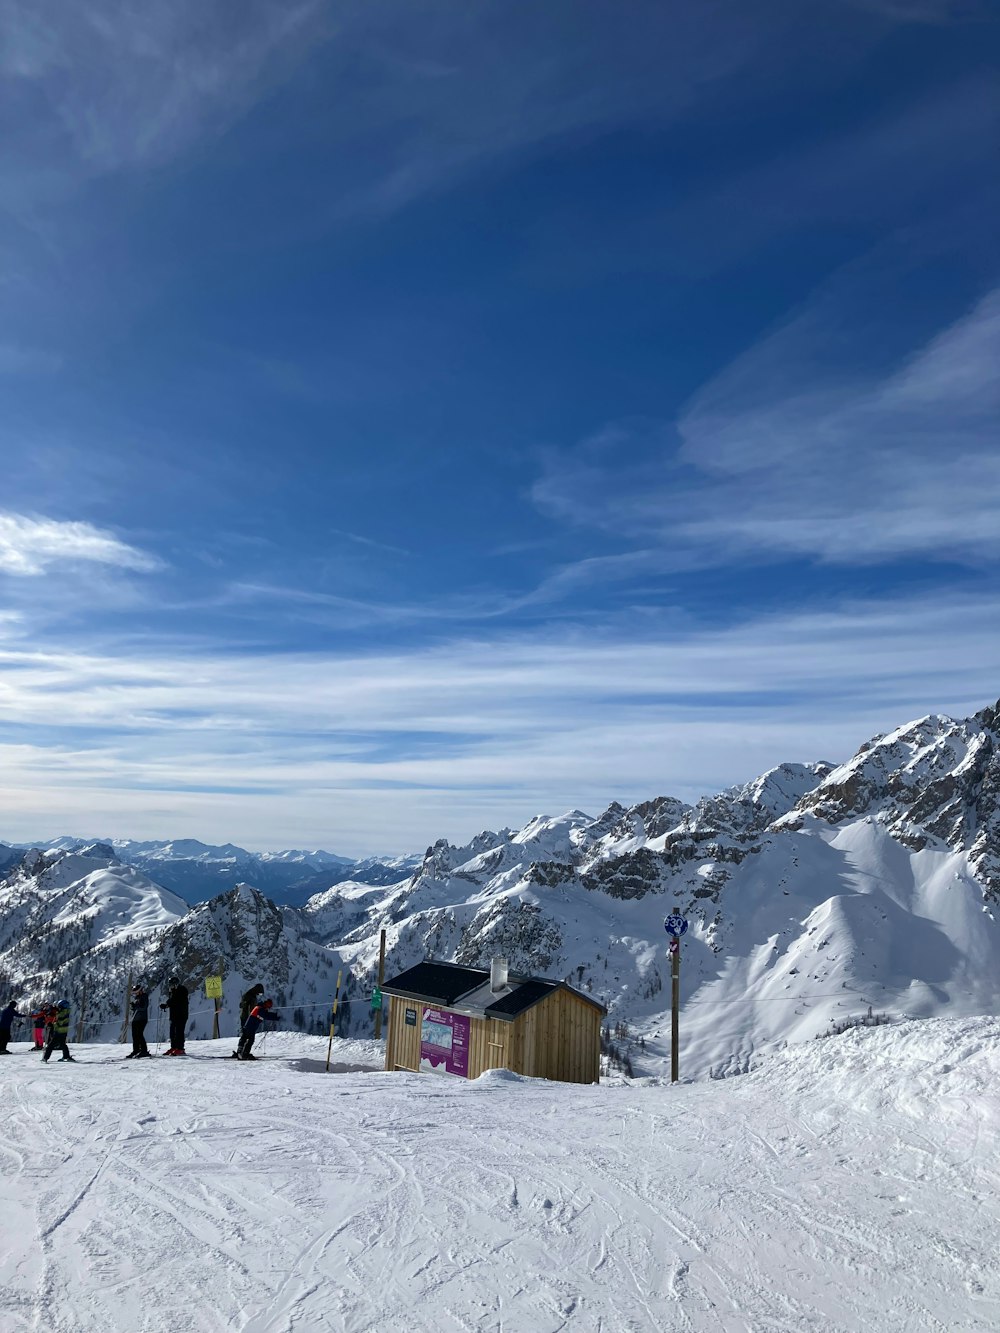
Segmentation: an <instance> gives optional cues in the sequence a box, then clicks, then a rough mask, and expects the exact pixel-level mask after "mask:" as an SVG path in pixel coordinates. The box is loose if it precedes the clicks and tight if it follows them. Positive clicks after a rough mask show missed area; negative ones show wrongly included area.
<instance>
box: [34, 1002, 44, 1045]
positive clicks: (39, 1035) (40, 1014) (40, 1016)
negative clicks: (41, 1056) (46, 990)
mask: <svg viewBox="0 0 1000 1333" xmlns="http://www.w3.org/2000/svg"><path fill="white" fill-rule="evenodd" d="M45 1012H46V1010H45V1005H44V1004H40V1005H39V1006H38V1008H37V1009H36V1010H35V1012H34V1013H33V1014H32V1015H31V1028H32V1035H33V1036H34V1038H35V1050H36V1051H43V1050H44V1049H45Z"/></svg>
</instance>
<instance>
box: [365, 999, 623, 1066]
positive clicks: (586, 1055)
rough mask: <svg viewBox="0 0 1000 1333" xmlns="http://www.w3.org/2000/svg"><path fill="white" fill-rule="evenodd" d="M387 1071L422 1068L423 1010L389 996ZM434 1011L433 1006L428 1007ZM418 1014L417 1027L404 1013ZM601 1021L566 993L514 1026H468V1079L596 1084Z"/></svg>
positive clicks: (484, 1022) (484, 1021)
mask: <svg viewBox="0 0 1000 1333" xmlns="http://www.w3.org/2000/svg"><path fill="white" fill-rule="evenodd" d="M389 1006H390V1007H389V1031H388V1034H387V1036H386V1043H385V1067H386V1069H390V1070H392V1069H400V1068H401V1069H412V1070H419V1068H420V1025H421V1023H422V1022H423V1017H424V1009H425V1007H426V1006H425V1005H423V1004H421V1003H420V1002H419V1001H418V1000H403V999H400V998H399V996H398V995H390V996H389ZM431 1007H432V1008H436V1007H437V1006H431ZM407 1009H416V1011H417V1022H416V1026H415V1027H407V1026H406V1022H405V1011H406V1010H407ZM601 1019H602V1015H601V1013H600V1011H599V1010H598V1009H595V1008H594V1007H593V1005H589V1004H587V1002H586V1001H585V1000H580V999H577V997H576V996H575V995H573V994H572V993H571V992H569V991H566V990H557V991H553V992H552V994H551V995H548V996H546V998H545V999H544V1000H541V1001H539V1003H538V1004H536V1005H534V1006H533V1007H532V1008H531V1009H529V1010H528V1011H527V1012H526V1013H524V1014H522V1015H521V1016H520V1017H519V1018H517V1019H516V1020H515V1021H514V1022H513V1023H503V1022H501V1021H500V1020H499V1019H495V1018H473V1019H470V1020H469V1078H478V1077H479V1075H480V1074H481V1073H482V1072H483V1071H484V1070H486V1069H510V1070H512V1071H513V1072H514V1073H515V1074H526V1075H527V1076H528V1077H529V1078H552V1079H560V1080H562V1081H564V1082H566V1083H597V1082H598V1081H599V1079H600V1074H601Z"/></svg>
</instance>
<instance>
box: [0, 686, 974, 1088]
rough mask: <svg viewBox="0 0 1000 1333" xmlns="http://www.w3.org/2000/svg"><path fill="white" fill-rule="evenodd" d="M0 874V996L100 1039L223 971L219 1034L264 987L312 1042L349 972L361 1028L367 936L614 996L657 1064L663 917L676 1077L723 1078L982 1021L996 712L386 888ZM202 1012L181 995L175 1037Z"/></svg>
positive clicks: (574, 816) (411, 955)
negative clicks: (171, 990)
mask: <svg viewBox="0 0 1000 1333" xmlns="http://www.w3.org/2000/svg"><path fill="white" fill-rule="evenodd" d="M173 846H174V847H176V846H177V844H173ZM334 873H338V872H336V871H334ZM0 876H2V877H0V983H5V984H4V986H3V988H4V989H14V990H16V991H17V993H18V998H22V999H24V1000H25V1001H26V1002H30V1001H32V1000H34V999H37V998H41V995H42V994H43V993H47V994H50V995H51V994H52V991H53V989H62V990H66V991H67V993H68V994H72V995H73V996H74V997H76V999H75V1002H76V1003H79V1002H80V999H81V997H82V994H83V991H84V989H86V992H87V1000H86V1004H87V1014H88V1015H89V1017H88V1019H87V1023H88V1028H87V1031H88V1033H92V1034H93V1035H94V1036H95V1037H96V1036H101V1037H103V1039H105V1040H107V1039H109V1038H110V1037H112V1036H113V1035H114V1032H115V1031H116V1028H117V1026H118V1025H120V1022H121V1004H122V997H123V995H124V988H125V983H126V979H127V976H128V974H129V973H131V974H132V975H139V974H141V975H143V976H145V977H146V978H147V979H148V980H150V981H152V982H154V983H155V982H159V981H162V980H163V979H164V978H165V977H166V976H168V975H169V974H170V973H171V972H173V971H177V972H179V973H181V974H182V975H183V976H184V977H185V978H186V979H187V981H188V982H189V983H190V984H192V985H195V986H198V985H200V983H201V980H202V978H203V977H204V976H205V975H207V974H209V973H211V972H214V971H216V970H217V968H218V967H219V966H220V964H221V968H222V971H223V973H224V975H225V977H226V1011H225V1015H224V1026H223V1030H224V1031H225V1030H226V1024H227V1023H228V1025H229V1030H230V1031H232V1023H233V1014H234V1009H235V1001H236V999H237V997H238V993H239V991H240V990H242V989H243V988H244V985H245V984H249V983H250V982H251V981H256V980H258V979H261V980H264V981H265V982H266V983H267V985H268V986H269V988H271V989H272V991H273V992H274V993H275V995H276V998H277V999H278V1002H279V1004H280V1005H282V1007H283V1011H284V1013H285V1016H286V1018H287V1019H288V1020H289V1023H290V1024H292V1025H295V1026H298V1027H301V1028H303V1029H305V1030H310V1031H318V1030H322V1029H323V1027H324V1025H325V1024H326V1023H327V1022H328V1018H329V1000H330V997H331V996H332V993H333V989H334V986H335V981H336V975H337V973H338V971H343V973H344V975H345V978H346V981H345V986H346V994H347V997H348V999H349V1001H351V1002H352V1003H349V1004H348V1007H347V1010H346V1012H345V1013H343V1014H342V1015H341V1030H342V1031H343V1032H344V1033H345V1034H347V1033H350V1034H353V1035H361V1034H363V1033H366V1032H368V1031H369V1030H370V1029H369V1023H370V1019H369V1015H368V1007H367V994H368V992H369V990H370V987H371V984H372V981H373V978H374V976H375V968H376V965H377V954H378V937H379V930H380V929H381V928H385V929H386V931H387V937H388V947H389V955H388V960H387V970H388V973H389V974H390V975H391V973H392V972H394V971H397V970H399V969H401V968H403V967H407V966H409V965H410V964H411V963H413V962H415V961H417V960H419V959H420V958H421V957H423V956H424V955H425V954H431V955H433V956H435V957H438V958H453V959H457V960H458V961H460V962H463V963H470V964H485V963H488V961H489V959H490V958H491V957H493V956H495V955H504V956H506V957H507V958H508V959H509V960H510V963H511V966H512V967H513V968H514V969H517V970H522V971H529V972H537V973H542V974H546V975H549V976H562V977H566V978H567V979H568V980H570V981H572V982H573V984H575V985H577V986H580V987H582V988H584V989H585V990H587V991H589V992H590V993H592V994H594V995H595V996H598V997H599V998H600V999H601V1000H602V1001H603V1002H604V1003H605V1004H606V1005H607V1006H608V1009H609V1026H610V1027H611V1028H612V1029H617V1031H618V1034H619V1035H618V1039H619V1041H620V1042H621V1043H622V1044H624V1045H625V1046H626V1047H627V1048H630V1055H631V1059H632V1064H633V1067H634V1068H635V1070H636V1073H637V1074H639V1073H659V1072H661V1069H662V1064H663V1061H665V1060H666V1059H667V1058H669V993H670V987H669V984H668V983H669V964H668V961H667V958H666V952H665V943H666V936H665V935H664V932H663V918H664V916H665V915H666V914H667V913H668V912H670V911H675V910H679V911H681V912H682V913H683V914H684V915H685V916H686V917H687V918H688V920H689V923H690V929H689V931H688V933H687V935H686V936H685V939H684V951H683V960H682V971H681V979H682V1002H683V1006H684V1013H683V1018H682V1051H681V1062H682V1074H684V1075H688V1076H703V1075H706V1074H713V1075H717V1076H718V1075H724V1074H727V1073H734V1072H738V1071H740V1070H743V1069H746V1068H747V1066H748V1063H749V1060H750V1056H751V1054H752V1052H754V1051H755V1050H759V1049H761V1048H762V1047H767V1046H772V1045H775V1044H781V1043H783V1042H786V1041H795V1040H802V1039H806V1038H809V1037H812V1036H816V1035H820V1034H822V1033H824V1032H825V1031H828V1030H829V1029H830V1027H831V1024H835V1023H839V1022H843V1021H844V1020H847V1019H850V1018H851V1017H852V1016H854V1015H857V1014H859V1013H863V1012H867V1010H868V1007H869V1006H871V1007H872V1009H873V1010H874V1011H879V1012H885V1013H888V1014H890V1015H902V1014H908V1015H912V1016H931V1015H951V1016H959V1015H966V1014H983V1013H988V1014H997V1013H1000V927H998V925H997V922H996V920H995V915H996V909H997V907H998V900H1000V704H998V705H997V706H996V707H991V708H986V709H984V710H983V711H982V712H980V713H977V714H976V715H975V716H974V717H971V718H968V719H964V720H954V719H951V718H947V717H941V716H932V717H926V718H922V719H920V720H919V721H916V722H913V723H910V724H908V725H906V726H903V727H901V728H899V729H898V730H897V731H894V732H892V733H891V734H889V735H886V736H878V737H875V738H873V739H872V740H871V741H869V742H868V743H867V744H865V745H863V746H862V747H861V749H860V750H859V751H858V753H857V754H856V755H855V756H854V757H853V758H852V759H850V760H849V761H848V762H847V763H845V764H842V765H840V766H838V767H834V766H832V765H830V764H826V763H814V764H808V765H806V764H784V765H781V766H780V767H778V768H775V769H773V770H771V771H770V772H769V773H766V774H764V775H763V776H761V777H759V778H757V779H755V780H754V781H752V782H748V783H746V784H744V785H742V786H737V787H733V788H731V789H729V790H728V791H724V792H721V793H719V794H718V795H717V796H714V797H710V798H705V799H704V800H701V801H699V802H698V803H697V804H695V805H686V804H683V803H681V802H679V801H676V800H673V799H671V798H668V797H659V798H656V799H654V800H650V801H647V802H643V803H641V804H639V805H636V806H633V807H631V808H628V809H626V808H624V807H622V806H620V805H617V804H612V805H611V806H610V807H609V808H608V809H607V810H605V811H604V812H603V813H602V814H601V815H600V816H598V817H597V818H592V817H590V816H588V815H585V814H583V813H582V812H580V811H571V812H570V813H568V814H565V815H562V816H559V817H556V818H546V817H542V816H539V817H538V818H536V819H534V820H532V821H531V822H530V823H529V824H527V825H526V826H525V827H524V828H523V829H520V830H519V831H516V832H514V831H511V830H510V829H504V830H501V831H500V832H497V833H493V832H485V833H482V834H480V835H479V836H478V837H477V838H475V839H473V841H472V842H471V843H469V844H467V845H466V846H462V847H455V846H452V845H450V844H449V843H447V842H445V841H443V840H442V841H439V842H437V843H435V844H434V845H433V846H432V847H430V848H429V849H428V851H427V853H426V855H425V857H424V858H423V861H422V863H421V864H420V865H419V867H418V868H417V869H416V870H415V871H414V872H413V873H412V874H410V875H408V876H406V877H405V878H401V879H400V880H399V881H398V882H397V883H394V884H389V885H385V884H373V883H365V882H361V881H359V880H358V879H350V880H343V881H341V882H339V883H332V882H331V883H330V885H329V887H327V888H326V889H325V890H324V891H323V892H319V893H315V894H313V895H312V896H310V897H309V898H308V899H307V900H306V901H305V902H304V903H303V905H302V906H292V905H287V904H286V905H282V906H278V905H276V904H275V903H273V902H271V901H270V900H269V899H268V898H267V896H266V895H265V894H263V893H262V892H261V891H260V888H259V886H258V885H254V886H253V887H251V886H250V885H247V884H244V885H241V886H240V887H238V888H235V889H231V890H229V891H228V892H226V893H224V894H221V895H219V896H218V897H216V898H214V899H213V900H212V901H210V902H207V903H202V904H200V905H199V906H197V907H195V908H193V909H188V907H187V904H186V903H184V902H183V901H181V900H180V899H179V898H178V897H177V896H175V895H174V894H172V893H170V892H169V891H167V890H165V889H163V888H160V887H159V886H158V884H157V883H156V882H155V880H154V879H153V878H151V877H150V875H149V874H148V873H143V872H142V871H141V870H139V869H137V868H136V867H135V866H134V865H132V866H129V865H126V864H125V863H124V862H123V860H122V858H121V855H120V851H119V849H118V848H117V847H113V846H109V845H106V844H94V845H91V846H89V847H84V848H74V849H73V850H60V849H58V848H57V849H49V850H47V851H44V852H42V851H32V852H29V853H27V854H26V855H24V856H23V858H22V857H20V856H19V857H18V858H17V861H16V863H15V864H14V865H12V866H9V867H8V869H7V871H6V873H5V874H3V872H2V871H0ZM210 1008H211V1006H210V1005H209V1003H208V1002H207V1001H204V1000H202V1001H197V1000H196V1002H195V1003H193V1004H192V1009H193V1010H194V1011H195V1012H194V1013H193V1017H192V1027H191V1031H192V1035H194V1036H199V1035H202V1036H203V1035H207V1033H208V1031H209V1030H210V1021H211V1014H210Z"/></svg>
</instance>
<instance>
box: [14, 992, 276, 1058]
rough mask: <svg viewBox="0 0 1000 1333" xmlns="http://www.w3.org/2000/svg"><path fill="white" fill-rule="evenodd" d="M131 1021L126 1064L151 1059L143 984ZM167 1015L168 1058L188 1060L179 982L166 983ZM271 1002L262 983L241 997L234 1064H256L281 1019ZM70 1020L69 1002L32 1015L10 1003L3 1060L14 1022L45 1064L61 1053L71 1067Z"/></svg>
mask: <svg viewBox="0 0 1000 1333" xmlns="http://www.w3.org/2000/svg"><path fill="white" fill-rule="evenodd" d="M129 1005H130V1011H131V1015H132V1050H131V1051H130V1052H129V1054H128V1055H126V1057H125V1059H126V1060H141V1059H144V1058H146V1057H147V1056H148V1055H149V1046H148V1045H147V1043H146V1024H147V1023H148V1022H149V987H147V986H145V985H143V984H142V983H141V982H139V983H137V984H136V985H135V986H133V987H132V990H131V992H130V994H129ZM160 1008H161V1009H162V1010H165V1011H166V1013H167V1017H168V1020H169V1024H170V1047H169V1049H168V1050H167V1055H184V1054H185V1050H184V1030H185V1028H186V1027H187V1021H188V990H187V987H186V986H183V985H182V984H181V982H180V979H179V978H178V977H171V978H170V980H169V981H168V982H167V998H166V1000H165V1001H164V1002H163V1004H161V1005H160ZM273 1009H274V1004H273V1001H271V1000H268V999H265V998H264V986H263V984H262V983H261V982H257V984H256V985H254V986H251V987H250V989H249V990H248V991H246V992H245V993H244V994H243V995H242V996H241V997H240V1033H239V1041H238V1044H237V1047H236V1050H235V1051H234V1052H233V1057H234V1059H237V1060H256V1058H257V1057H256V1056H255V1055H254V1054H253V1053H252V1052H253V1044H254V1040H255V1039H256V1036H257V1033H258V1032H259V1031H260V1030H261V1028H262V1027H263V1026H264V1024H265V1023H276V1022H277V1021H278V1015H277V1014H276V1013H273V1012H272V1010H273ZM69 1014H70V1004H69V1001H68V1000H59V1001H58V1003H56V1004H43V1005H40V1006H39V1007H38V1008H37V1009H36V1010H34V1011H33V1012H32V1013H30V1014H22V1013H20V1012H19V1011H18V1008H17V1004H16V1002H15V1001H14V1000H11V1001H10V1002H9V1003H8V1004H7V1005H5V1006H4V1008H3V1009H0V1055H10V1051H9V1050H8V1049H7V1047H8V1044H9V1042H10V1034H11V1028H12V1027H13V1025H14V1020H15V1019H16V1018H22V1019H23V1018H27V1019H29V1021H30V1022H31V1025H32V1030H33V1034H34V1040H35V1050H36V1051H42V1052H43V1055H42V1059H43V1060H45V1061H48V1059H49V1057H50V1056H51V1055H52V1052H53V1051H61V1052H62V1055H61V1058H62V1059H63V1060H70V1061H72V1059H73V1056H72V1055H70V1053H69V1045H68V1039H69Z"/></svg>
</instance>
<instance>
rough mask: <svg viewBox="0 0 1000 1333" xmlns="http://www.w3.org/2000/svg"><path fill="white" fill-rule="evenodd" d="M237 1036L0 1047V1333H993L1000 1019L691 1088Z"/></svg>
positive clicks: (842, 1041)
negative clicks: (47, 1060) (327, 1068)
mask: <svg viewBox="0 0 1000 1333" xmlns="http://www.w3.org/2000/svg"><path fill="white" fill-rule="evenodd" d="M227 1049H228V1047H227V1046H225V1045H223V1044H222V1043H210V1042H206V1043H201V1044H198V1045H197V1046H193V1047H192V1050H193V1052H194V1055H193V1057H191V1058H188V1059H187V1060H148V1061H142V1062H139V1063H138V1064H135V1063H132V1062H129V1063H124V1062H122V1061H121V1060H120V1055H121V1051H120V1048H116V1047H104V1048H89V1049H88V1048H80V1049H79V1050H78V1056H79V1059H80V1061H81V1063H78V1064H76V1065H74V1066H71V1067H70V1068H69V1069H63V1068H62V1067H61V1066H53V1065H49V1066H44V1065H42V1064H41V1063H40V1062H39V1061H38V1058H37V1057H36V1056H32V1055H29V1054H26V1053H20V1052H19V1053H18V1054H15V1055H13V1056H11V1057H9V1058H7V1059H4V1060H0V1087H2V1093H0V1095H2V1097H3V1104H4V1107H5V1119H4V1134H3V1139H2V1143H0V1177H2V1196H3V1200H4V1205H3V1209H2V1211H0V1327H2V1328H3V1329H4V1333H28V1330H32V1331H34V1330H38V1329H46V1330H51V1331H52V1333H218V1330H220V1329H232V1330H234V1333H280V1331H281V1330H291V1329H301V1330H317V1331H319V1330H338V1333H368V1331H369V1330H374V1329H377V1330H379V1333H459V1330H469V1329H477V1330H480V1329H481V1330H484V1331H485V1330H490V1329H501V1328H502V1329H505V1330H524V1333H558V1331H559V1330H566V1329H572V1330H574V1331H576V1333H599V1331H600V1333H609V1331H611V1330H615V1331H617V1330H629V1329H634V1330H642V1331H643V1333H646V1330H658V1331H659V1333H932V1331H936V1333H988V1331H989V1330H992V1329H996V1328H998V1327H1000V1258H998V1255H997V1247H996V1234H997V1230H998V1227H1000V1170H998V1165H997V1163H998V1162H1000V1101H998V1099H997V1096H996V1089H997V1086H998V1085H1000V1022H998V1021H997V1020H995V1019H982V1018H979V1019H963V1020H929V1021H925V1022H908V1023H905V1024H902V1025H901V1026H898V1027H888V1028H879V1029H874V1030H871V1031H865V1032H851V1033H848V1034H845V1035H844V1036H842V1037H835V1038H831V1039H829V1040H826V1041H818V1042H809V1043H807V1044H805V1045H802V1046H799V1047H797V1048H794V1049H789V1050H787V1051H785V1052H783V1053H778V1054H775V1055H772V1056H769V1057H766V1058H764V1059H763V1060H760V1061H759V1062H758V1063H757V1064H756V1066H755V1068H754V1069H753V1071H752V1072H750V1073H749V1074H748V1075H747V1076H745V1077H743V1078H736V1079H729V1080H726V1081H725V1082H716V1083H709V1082H703V1083H692V1084H686V1085H685V1084H681V1085H678V1086H676V1087H670V1086H669V1085H666V1086H664V1085H661V1084H655V1083H647V1084H645V1085H642V1084H638V1085H632V1086H624V1085H621V1084H617V1085H602V1086H600V1087H590V1088H583V1087H573V1086H569V1085H557V1084H552V1083H546V1082H544V1081H541V1080H525V1079H518V1078H516V1077H514V1076H512V1075H506V1074H500V1073H496V1072H490V1073H487V1074H485V1075H484V1076H483V1077H482V1078H480V1079H478V1080H476V1081H474V1082H471V1083H467V1082H463V1081H460V1080H457V1079H449V1078H446V1077H433V1076H431V1075H411V1074H384V1073H350V1072H345V1073H342V1074H330V1075H326V1074H324V1073H323V1059H324V1056H325V1052H326V1045H325V1043H324V1042H322V1041H320V1040H319V1039H317V1038H307V1037H298V1036H293V1035H283V1034H277V1035H272V1036H270V1037H269V1038H268V1046H267V1052H266V1053H267V1055H268V1056H269V1057H271V1058H268V1059H265V1060H262V1061H260V1062H259V1063H258V1064H256V1065H241V1064H237V1063H236V1062H235V1061H232V1060H229V1059H228V1058H223V1059H211V1058H208V1057H210V1056H211V1055H214V1054H221V1055H223V1056H225V1055H226V1053H227ZM334 1059H335V1061H336V1062H337V1066H336V1067H339V1068H341V1069H351V1068H355V1069H356V1068H357V1067H358V1066H364V1065H366V1064H370V1063H373V1062H374V1061H375V1060H376V1059H377V1051H375V1050H373V1049H372V1047H371V1045H362V1044H361V1043H357V1042H338V1043H336V1044H335V1048H334Z"/></svg>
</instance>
